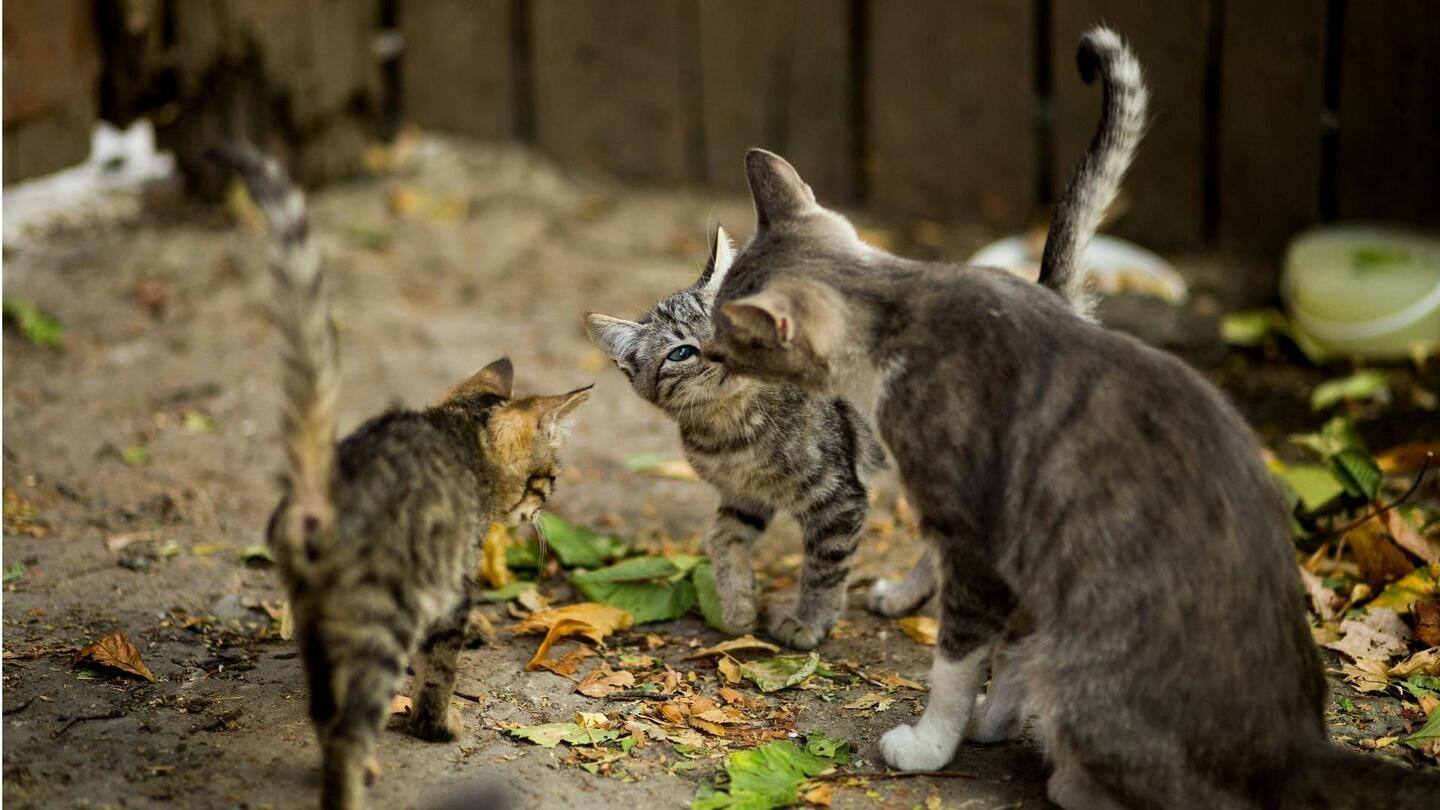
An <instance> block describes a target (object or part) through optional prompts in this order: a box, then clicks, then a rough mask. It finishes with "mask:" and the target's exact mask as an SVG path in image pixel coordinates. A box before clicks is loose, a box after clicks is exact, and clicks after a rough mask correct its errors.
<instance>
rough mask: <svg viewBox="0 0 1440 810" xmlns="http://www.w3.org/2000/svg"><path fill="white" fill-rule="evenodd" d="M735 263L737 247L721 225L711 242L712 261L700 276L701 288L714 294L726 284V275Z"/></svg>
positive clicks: (706, 264) (706, 265) (716, 228)
mask: <svg viewBox="0 0 1440 810" xmlns="http://www.w3.org/2000/svg"><path fill="white" fill-rule="evenodd" d="M734 263H735V245H734V244H733V243H732V242H731V241H730V234H728V233H726V232H725V229H724V228H723V227H721V226H719V225H716V226H715V238H713V239H711V240H710V260H709V261H707V262H706V263H705V272H704V273H701V274H700V286H701V288H703V289H704V290H705V291H706V292H708V293H714V292H716V291H717V290H719V289H720V285H721V284H723V283H724V282H725V274H726V273H728V272H730V265H732V264H734Z"/></svg>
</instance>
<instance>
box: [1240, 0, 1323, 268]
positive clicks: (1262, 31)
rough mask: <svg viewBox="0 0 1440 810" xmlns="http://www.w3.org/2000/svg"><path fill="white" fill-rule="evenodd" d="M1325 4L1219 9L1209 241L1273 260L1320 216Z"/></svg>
mask: <svg viewBox="0 0 1440 810" xmlns="http://www.w3.org/2000/svg"><path fill="white" fill-rule="evenodd" d="M1325 8H1326V2H1325V0H1268V2H1264V3H1230V4H1228V5H1227V6H1226V7H1225V22H1224V26H1225V30H1224V34H1223V37H1222V42H1223V47H1222V56H1221V67H1220V70H1221V87H1220V130H1219V133H1220V139H1219V177H1218V183H1219V189H1218V190H1219V196H1220V199H1219V211H1218V213H1219V221H1218V223H1217V236H1218V239H1219V242H1220V245H1221V246H1222V247H1224V248H1226V249H1227V250H1232V251H1235V252H1239V253H1247V254H1250V255H1254V256H1259V257H1264V258H1267V259H1278V258H1279V257H1280V252H1281V250H1283V248H1284V246H1285V243H1286V242H1287V241H1288V240H1289V239H1290V237H1292V236H1294V235H1295V233H1296V232H1297V231H1300V230H1302V229H1304V228H1305V227H1307V226H1309V225H1311V224H1313V223H1314V222H1315V221H1316V220H1317V219H1318V218H1319V215H1320V162H1321V157H1320V133H1321V126H1322V116H1323V114H1324V106H1325V98H1324V69H1325V64H1324V59H1325V54H1324V50H1325V49H1324V42H1325Z"/></svg>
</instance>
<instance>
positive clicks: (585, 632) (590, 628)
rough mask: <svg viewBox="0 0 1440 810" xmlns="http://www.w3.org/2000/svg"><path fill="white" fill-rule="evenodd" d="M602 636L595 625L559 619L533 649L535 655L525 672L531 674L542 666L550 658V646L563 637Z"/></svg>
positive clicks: (576, 620) (577, 620) (526, 666)
mask: <svg viewBox="0 0 1440 810" xmlns="http://www.w3.org/2000/svg"><path fill="white" fill-rule="evenodd" d="M596 635H599V636H600V637H601V638H604V634H601V633H600V632H599V629H598V628H596V627H595V625H593V624H590V623H589V622H583V621H580V620H579V619H561V620H560V621H558V622H556V623H555V624H553V625H551V626H550V631H549V632H547V633H546V634H545V638H544V639H542V640H541V642H540V646H539V647H537V648H536V649H535V654H534V655H533V656H531V657H530V661H529V663H527V664H526V665H525V671H526V672H533V671H535V670H537V669H539V668H540V667H542V666H544V665H545V663H546V662H547V661H548V660H549V657H550V646H551V645H552V644H554V643H555V642H557V641H559V640H560V639H562V638H564V637H565V636H585V637H587V638H591V637H594V636H596Z"/></svg>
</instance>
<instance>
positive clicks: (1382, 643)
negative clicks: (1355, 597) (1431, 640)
mask: <svg viewBox="0 0 1440 810" xmlns="http://www.w3.org/2000/svg"><path fill="white" fill-rule="evenodd" d="M1340 633H1341V638H1340V640H1339V641H1333V642H1331V643H1329V644H1326V645H1325V646H1326V647H1329V648H1330V649H1332V650H1339V651H1340V652H1342V653H1345V654H1346V655H1348V656H1350V657H1351V658H1353V659H1355V660H1356V661H1359V660H1361V659H1366V658H1379V659H1387V658H1390V657H1391V656H1395V655H1400V654H1401V653H1404V652H1405V651H1406V649H1408V647H1407V645H1406V643H1405V640H1406V639H1407V638H1409V637H1410V628H1408V627H1406V626H1405V622H1404V621H1402V620H1401V619H1400V617H1399V616H1398V615H1396V613H1395V611H1393V610H1390V609H1388V608H1372V609H1370V610H1368V611H1366V612H1365V615H1364V616H1361V617H1360V618H1359V619H1346V620H1345V621H1343V622H1341V623H1340Z"/></svg>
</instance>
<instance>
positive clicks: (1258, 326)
mask: <svg viewBox="0 0 1440 810" xmlns="http://www.w3.org/2000/svg"><path fill="white" fill-rule="evenodd" d="M1289 331H1290V322H1289V321H1288V320H1286V319H1285V316H1284V315H1283V314H1281V313H1280V312H1278V311H1277V310H1273V309H1252V310H1247V311H1245V312H1232V313H1231V314H1229V315H1226V316H1225V317H1223V318H1221V319H1220V337H1221V338H1222V339H1224V341H1225V342H1226V343H1228V344H1230V345H1231V346H1259V345H1260V344H1262V343H1264V342H1265V341H1266V340H1267V339H1269V337H1270V335H1271V334H1272V333H1275V332H1280V333H1288V332H1289Z"/></svg>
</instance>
